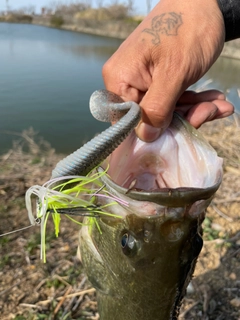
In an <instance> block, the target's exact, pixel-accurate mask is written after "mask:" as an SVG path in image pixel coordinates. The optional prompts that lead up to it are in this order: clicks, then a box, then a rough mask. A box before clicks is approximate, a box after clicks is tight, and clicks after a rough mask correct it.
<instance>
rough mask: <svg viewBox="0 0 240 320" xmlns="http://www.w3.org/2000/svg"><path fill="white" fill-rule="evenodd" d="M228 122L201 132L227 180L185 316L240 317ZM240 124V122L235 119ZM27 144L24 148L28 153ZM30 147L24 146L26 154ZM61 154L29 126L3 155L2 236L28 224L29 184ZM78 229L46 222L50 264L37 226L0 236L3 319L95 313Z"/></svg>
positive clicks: (236, 203)
mask: <svg viewBox="0 0 240 320" xmlns="http://www.w3.org/2000/svg"><path fill="white" fill-rule="evenodd" d="M237 121H239V120H237V118H236V119H235V122H230V121H228V120H222V121H215V122H213V123H209V124H205V125H204V127H203V128H202V131H203V133H204V135H205V136H206V138H207V139H208V140H209V141H210V143H211V144H212V145H213V146H214V148H215V149H216V150H218V152H219V155H220V156H222V157H223V158H224V180H223V183H222V185H221V188H220V190H219V191H218V193H217V195H216V197H215V198H214V200H213V203H212V204H211V206H210V207H209V209H208V212H207V219H206V221H205V223H204V239H205V244H204V248H203V250H202V253H201V255H200V258H199V261H198V264H197V268H196V271H195V275H194V278H193V281H192V287H191V291H190V292H189V293H188V295H187V296H186V298H185V299H184V303H183V307H182V309H181V317H180V319H189V320H190V319H191V320H192V319H199V320H204V319H208V320H216V319H218V320H220V319H222V320H225V319H228V320H238V319H239V317H240V308H239V304H240V298H239V294H240V282H239V279H240V220H239V211H240V193H239V190H240V154H239V150H240V140H239V137H240V127H239V126H237V125H236V123H237ZM238 125H239V123H238ZM23 150H25V151H23ZM26 151H27V152H26ZM60 158H62V156H61V155H56V154H55V152H54V150H52V149H51V147H50V146H49V145H48V144H47V143H46V142H44V141H42V140H41V139H37V140H36V137H35V136H34V133H33V132H32V131H31V130H30V131H27V132H24V133H23V134H22V137H21V138H20V139H19V140H18V141H16V142H15V143H14V146H13V148H12V149H11V150H9V152H8V153H7V154H5V155H3V156H2V157H1V158H0V234H3V233H5V232H7V231H11V230H14V229H18V228H21V227H24V226H28V225H29V221H28V218H27V213H26V209H25V204H24V194H25V192H26V190H27V189H28V188H29V187H30V186H32V185H34V184H42V183H44V182H45V181H46V180H48V179H49V177H50V174H51V170H52V168H53V167H54V165H55V164H56V162H57V161H58V160H59V159H60ZM78 231H79V227H78V226H77V225H76V224H74V223H72V222H71V221H70V220H67V219H66V218H65V219H64V218H62V223H61V232H60V237H59V238H55V235H54V233H53V228H52V223H51V222H49V224H48V235H47V263H46V264H43V263H42V262H41V261H40V259H39V254H40V252H39V243H40V230H39V227H38V226H36V227H32V228H30V229H27V230H25V231H21V232H19V233H13V234H11V235H8V236H5V237H1V238H0V254H1V262H0V314H1V319H2V320H9V319H15V320H31V319H32V320H33V319H35V320H36V319H37V320H38V319H39V320H40V319H79V320H80V319H81V320H83V319H92V320H94V319H95V320H96V319H98V313H97V303H96V300H95V290H94V289H93V288H92V287H91V285H90V284H89V282H88V281H87V279H86V276H85V274H84V271H83V268H82V265H81V263H80V262H79V261H78V260H77V258H76V248H77V244H78Z"/></svg>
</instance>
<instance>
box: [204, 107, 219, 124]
mask: <svg viewBox="0 0 240 320" xmlns="http://www.w3.org/2000/svg"><path fill="white" fill-rule="evenodd" d="M217 113H218V108H217V109H215V110H214V111H212V112H211V113H210V115H209V116H208V117H207V118H206V120H205V122H206V121H211V120H213V118H214V117H215V115H216V114H217Z"/></svg>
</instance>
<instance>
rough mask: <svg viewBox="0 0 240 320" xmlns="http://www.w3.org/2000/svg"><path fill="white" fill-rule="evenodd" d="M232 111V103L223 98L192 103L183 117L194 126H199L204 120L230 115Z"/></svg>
mask: <svg viewBox="0 0 240 320" xmlns="http://www.w3.org/2000/svg"><path fill="white" fill-rule="evenodd" d="M233 112H234V107H233V105H232V104H231V103H230V102H228V101H225V100H214V101H212V102H201V103H199V104H196V105H194V106H193V107H192V108H190V109H189V110H188V112H187V113H186V114H185V118H186V120H187V121H189V122H190V124H191V125H192V126H194V127H195V128H199V127H200V126H201V125H202V124H203V123H204V122H207V121H211V120H214V119H219V118H223V117H227V116H230V115H231V114H232V113H233Z"/></svg>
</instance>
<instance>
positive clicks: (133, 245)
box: [121, 232, 138, 256]
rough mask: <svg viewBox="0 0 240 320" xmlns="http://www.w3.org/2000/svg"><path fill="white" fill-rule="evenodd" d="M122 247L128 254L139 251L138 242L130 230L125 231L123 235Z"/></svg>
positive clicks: (131, 254)
mask: <svg viewBox="0 0 240 320" xmlns="http://www.w3.org/2000/svg"><path fill="white" fill-rule="evenodd" d="M121 247H122V251H123V253H124V254H125V255H126V256H134V255H135V254H136V253H137V251H138V242H137V240H136V238H135V237H134V236H133V235H132V234H131V233H130V232H124V233H123V235H122V237H121Z"/></svg>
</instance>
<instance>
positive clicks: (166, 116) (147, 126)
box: [136, 77, 184, 142]
mask: <svg viewBox="0 0 240 320" xmlns="http://www.w3.org/2000/svg"><path fill="white" fill-rule="evenodd" d="M161 78H162V79H161V80H160V81H159V79H158V81H156V79H155V81H154V80H153V82H152V84H151V86H150V87H149V89H148V91H147V92H146V94H145V96H144V97H143V99H142V101H141V103H140V106H141V108H142V119H141V121H140V123H139V125H138V126H137V128H136V134H137V136H138V137H139V138H140V139H141V140H143V141H146V142H151V141H154V140H156V139H157V138H158V137H159V136H160V135H161V134H162V132H163V131H164V130H165V129H166V128H167V127H168V126H169V124H170V122H171V120H172V116H173V112H174V109H175V106H176V103H177V101H178V99H179V97H180V96H181V94H182V92H184V89H183V88H182V85H181V84H182V82H181V84H178V85H177V84H174V83H173V82H171V83H170V81H169V78H168V77H167V78H168V79H166V77H161ZM166 80H167V81H168V82H167V81H166Z"/></svg>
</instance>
